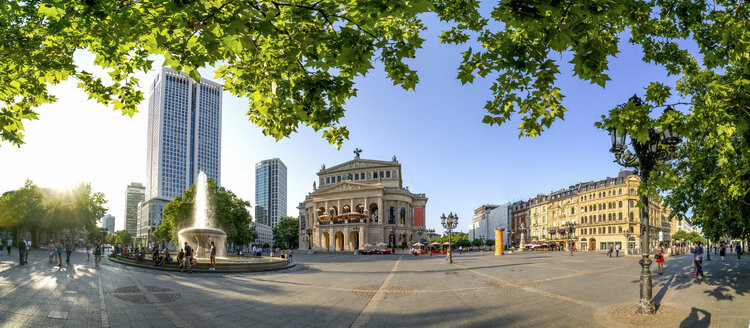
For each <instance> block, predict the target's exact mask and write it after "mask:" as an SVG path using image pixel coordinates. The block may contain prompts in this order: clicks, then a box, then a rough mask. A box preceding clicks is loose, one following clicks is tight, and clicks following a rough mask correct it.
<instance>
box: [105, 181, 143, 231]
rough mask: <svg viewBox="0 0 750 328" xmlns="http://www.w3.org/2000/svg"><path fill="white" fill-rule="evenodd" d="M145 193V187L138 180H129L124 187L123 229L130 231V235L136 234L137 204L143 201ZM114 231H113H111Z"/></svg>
mask: <svg viewBox="0 0 750 328" xmlns="http://www.w3.org/2000/svg"><path fill="white" fill-rule="evenodd" d="M145 194H146V187H144V186H143V184H140V183H138V182H131V183H130V184H129V185H128V187H127V188H125V216H124V218H125V230H127V231H128V232H130V235H131V236H134V237H135V236H137V235H138V230H139V229H138V206H139V204H140V203H141V202H143V200H144V198H145V197H146V196H145ZM112 232H113V233H114V231H112Z"/></svg>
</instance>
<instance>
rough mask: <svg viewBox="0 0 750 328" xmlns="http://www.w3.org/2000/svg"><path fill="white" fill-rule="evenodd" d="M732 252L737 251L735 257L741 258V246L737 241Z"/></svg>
mask: <svg viewBox="0 0 750 328" xmlns="http://www.w3.org/2000/svg"><path fill="white" fill-rule="evenodd" d="M734 252H735V253H737V259H738V260H739V259H741V258H742V246H740V243H737V246H736V247H735V248H734Z"/></svg>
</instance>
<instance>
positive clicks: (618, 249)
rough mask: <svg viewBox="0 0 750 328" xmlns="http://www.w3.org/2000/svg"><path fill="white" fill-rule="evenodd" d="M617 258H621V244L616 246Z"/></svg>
mask: <svg viewBox="0 0 750 328" xmlns="http://www.w3.org/2000/svg"><path fill="white" fill-rule="evenodd" d="M615 257H620V244H617V245H615Z"/></svg>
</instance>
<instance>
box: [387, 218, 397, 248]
mask: <svg viewBox="0 0 750 328" xmlns="http://www.w3.org/2000/svg"><path fill="white" fill-rule="evenodd" d="M390 237H393V239H391V238H390ZM391 240H393V244H391V250H392V251H393V254H396V225H392V226H391V235H390V236H389V238H388V242H391Z"/></svg>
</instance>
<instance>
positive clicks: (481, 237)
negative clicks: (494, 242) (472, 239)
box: [479, 235, 487, 252]
mask: <svg viewBox="0 0 750 328" xmlns="http://www.w3.org/2000/svg"><path fill="white" fill-rule="evenodd" d="M486 238H487V237H485V236H482V235H479V240H481V241H482V252H484V240H485V239H486Z"/></svg>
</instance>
